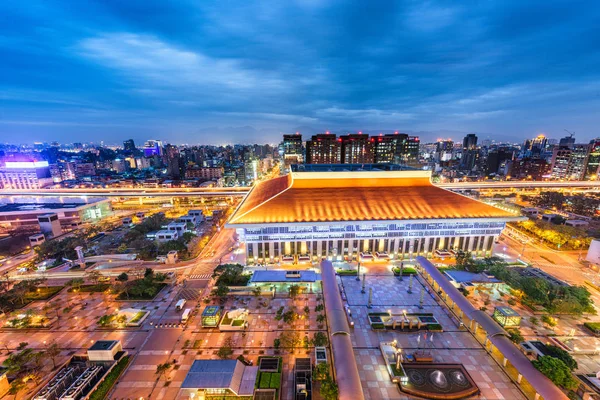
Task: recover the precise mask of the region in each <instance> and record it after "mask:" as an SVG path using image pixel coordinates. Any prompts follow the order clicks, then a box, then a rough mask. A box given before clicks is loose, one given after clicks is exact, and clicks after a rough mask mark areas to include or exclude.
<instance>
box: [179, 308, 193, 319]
mask: <svg viewBox="0 0 600 400" xmlns="http://www.w3.org/2000/svg"><path fill="white" fill-rule="evenodd" d="M191 312H192V309H191V308H186V309H185V311H184V312H183V314H181V322H182V323H185V322H187V320H188V318H189V317H190V313H191Z"/></svg>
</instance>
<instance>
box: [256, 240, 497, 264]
mask: <svg viewBox="0 0 600 400" xmlns="http://www.w3.org/2000/svg"><path fill="white" fill-rule="evenodd" d="M493 243H494V236H493V235H488V236H453V237H427V238H414V239H410V238H382V239H331V240H313V241H294V242H290V241H282V242H275V241H271V242H258V243H247V244H246V259H247V260H248V262H252V261H255V260H263V261H264V260H270V261H273V260H276V259H277V260H281V259H282V258H283V257H285V256H307V257H309V258H310V259H318V258H319V257H321V258H323V257H336V258H338V259H340V260H341V259H347V260H350V259H354V258H356V257H358V255H359V254H360V253H361V252H363V253H370V254H372V255H376V254H375V253H387V254H388V256H389V257H390V258H398V259H407V258H412V257H416V256H419V255H423V256H431V255H432V254H433V252H434V251H435V250H442V249H447V250H463V251H470V252H472V253H475V255H478V256H479V255H486V254H489V253H490V251H491V249H492V246H493Z"/></svg>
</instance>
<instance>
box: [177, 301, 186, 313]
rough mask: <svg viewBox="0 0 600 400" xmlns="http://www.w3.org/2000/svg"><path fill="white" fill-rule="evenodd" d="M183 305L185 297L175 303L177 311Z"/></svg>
mask: <svg viewBox="0 0 600 400" xmlns="http://www.w3.org/2000/svg"><path fill="white" fill-rule="evenodd" d="M183 306H185V299H180V300H179V301H178V302H177V304H176V305H175V308H176V309H177V311H181V309H182V308H183Z"/></svg>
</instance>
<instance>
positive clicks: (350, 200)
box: [229, 171, 516, 225]
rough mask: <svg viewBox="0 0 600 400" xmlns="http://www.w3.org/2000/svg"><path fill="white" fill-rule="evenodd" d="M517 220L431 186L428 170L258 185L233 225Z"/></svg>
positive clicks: (300, 177) (319, 175) (311, 175)
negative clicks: (466, 219) (421, 220)
mask: <svg viewBox="0 0 600 400" xmlns="http://www.w3.org/2000/svg"><path fill="white" fill-rule="evenodd" d="M515 217H516V216H515V215H514V214H511V213H509V212H507V211H503V210H501V209H499V208H496V207H492V206H489V205H487V204H484V203H481V202H479V201H477V200H473V199H471V198H468V197H465V196H462V195H460V194H457V193H454V192H450V191H448V190H444V189H441V188H439V187H436V186H434V185H432V184H431V182H430V173H429V172H427V171H375V172H327V173H323V172H297V173H292V174H290V175H287V176H282V177H279V178H274V179H271V180H268V181H265V182H261V183H259V184H257V185H256V186H255V187H254V188H253V189H252V190H251V191H250V193H249V194H248V196H247V197H246V199H245V200H244V201H243V202H242V204H241V205H240V207H239V208H238V209H237V210H236V212H235V213H234V215H233V216H232V218H231V220H230V221H229V224H231V225H245V224H269V223H294V222H339V221H377V220H381V221H385V220H387V221H394V220H420V219H464V218H499V219H503V220H507V219H515Z"/></svg>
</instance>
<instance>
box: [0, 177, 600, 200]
mask: <svg viewBox="0 0 600 400" xmlns="http://www.w3.org/2000/svg"><path fill="white" fill-rule="evenodd" d="M436 186H439V187H442V188H444V189H450V190H480V189H485V190H487V189H512V188H514V189H536V188H548V189H560V188H565V189H569V188H570V189H587V190H595V189H600V181H564V182H563V181H503V182H458V183H438V184H436ZM250 189H251V188H250V187H247V186H239V187H224V188H223V187H219V188H114V189H113V188H102V189H36V190H16V189H4V190H0V196H48V197H61V196H62V197H80V196H98V197H188V196H208V197H210V196H212V197H223V196H245V195H246V194H247V193H248V192H249V191H250Z"/></svg>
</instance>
